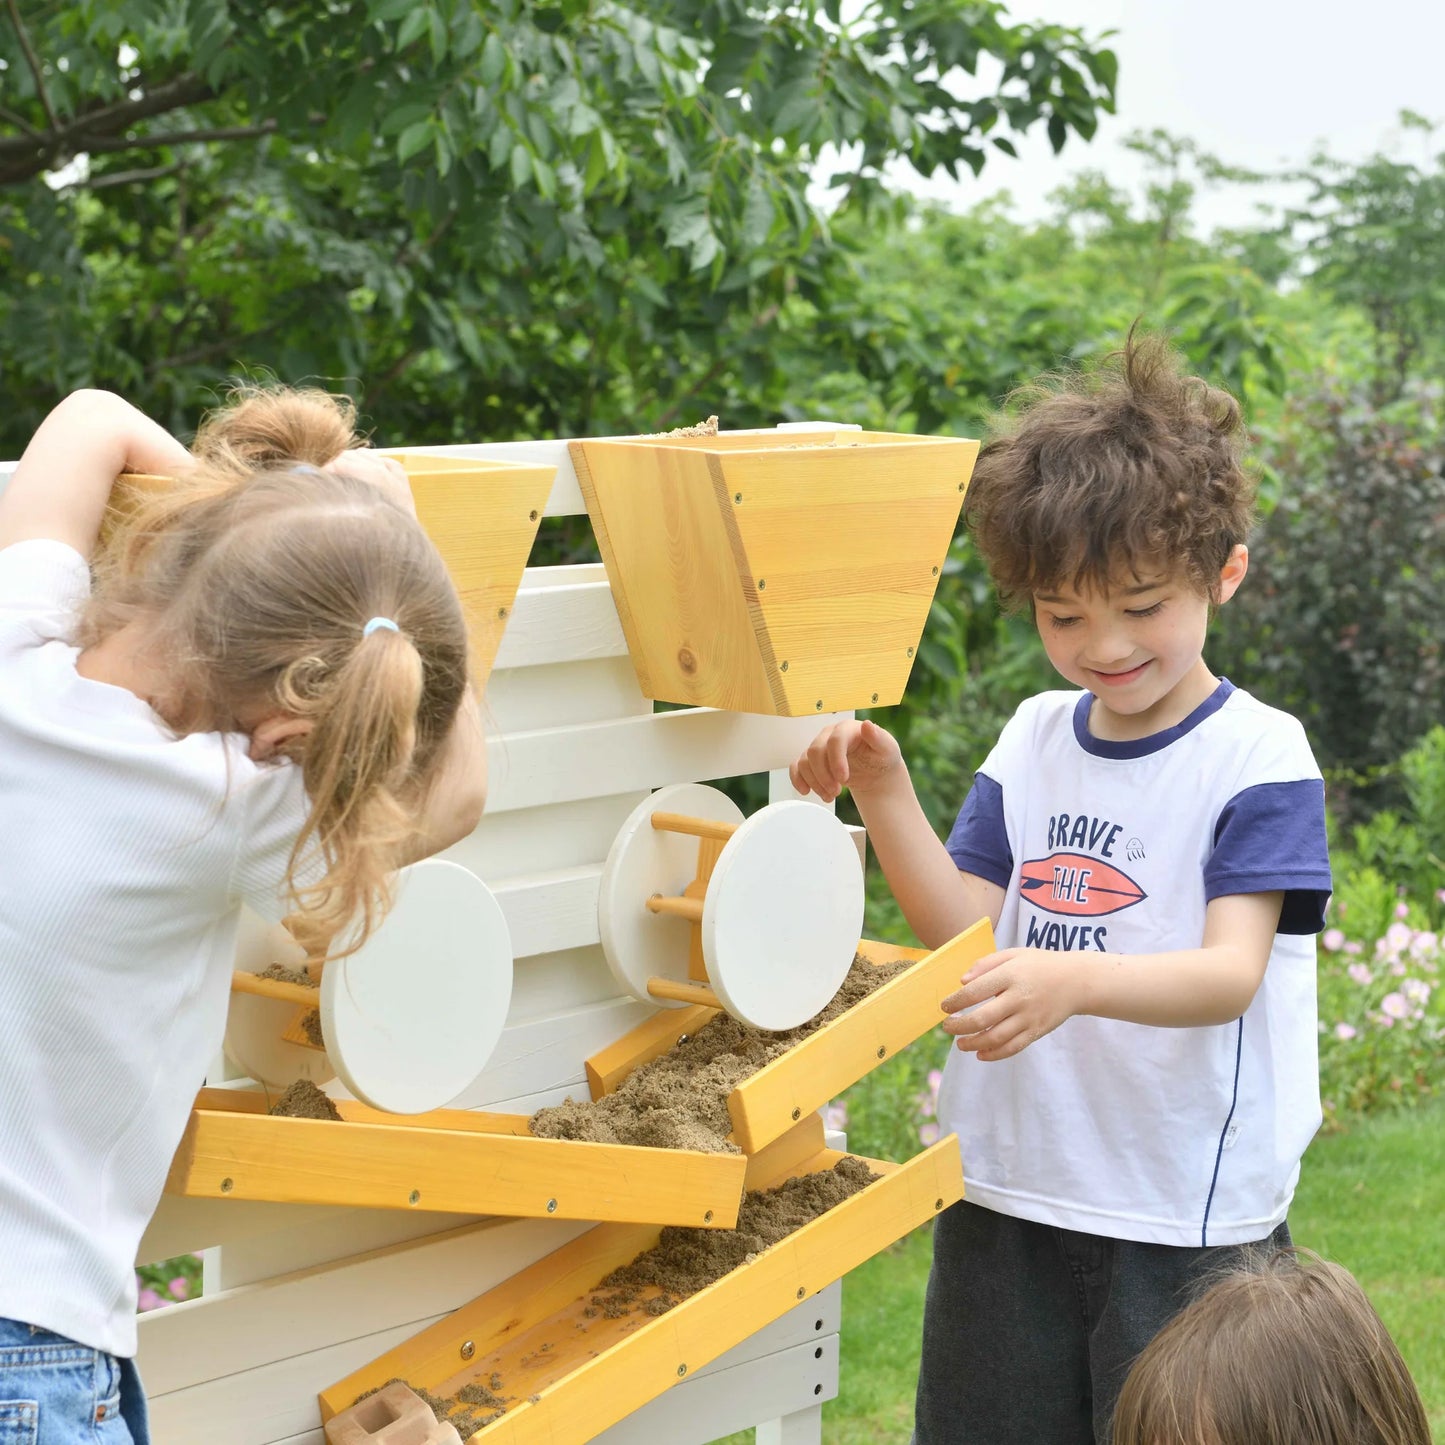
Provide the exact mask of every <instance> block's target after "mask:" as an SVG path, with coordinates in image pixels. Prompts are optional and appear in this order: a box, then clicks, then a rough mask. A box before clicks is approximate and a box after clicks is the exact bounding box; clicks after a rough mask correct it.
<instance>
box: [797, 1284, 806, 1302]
mask: <svg viewBox="0 0 1445 1445" xmlns="http://www.w3.org/2000/svg"><path fill="white" fill-rule="evenodd" d="M807 1293H808V1291H807V1290H806V1289H805V1288H804V1287H803V1286H802V1285H799V1286H798V1298H799V1299H802V1297H803V1296H804V1295H805V1294H807Z"/></svg>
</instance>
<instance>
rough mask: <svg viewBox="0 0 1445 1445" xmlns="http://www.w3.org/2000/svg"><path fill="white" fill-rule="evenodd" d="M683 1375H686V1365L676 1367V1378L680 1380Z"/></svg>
mask: <svg viewBox="0 0 1445 1445" xmlns="http://www.w3.org/2000/svg"><path fill="white" fill-rule="evenodd" d="M685 1374H687V1366H686V1365H679V1366H678V1367H677V1378H678V1379H679V1380H680V1379H682V1377H683V1376H684V1375H685Z"/></svg>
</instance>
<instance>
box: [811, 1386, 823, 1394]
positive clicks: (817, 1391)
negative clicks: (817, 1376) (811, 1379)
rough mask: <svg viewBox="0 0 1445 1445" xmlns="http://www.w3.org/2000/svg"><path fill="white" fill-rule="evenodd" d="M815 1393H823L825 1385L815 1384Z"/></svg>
mask: <svg viewBox="0 0 1445 1445" xmlns="http://www.w3.org/2000/svg"><path fill="white" fill-rule="evenodd" d="M813 1393H814V1394H815V1395H821V1394H822V1393H823V1387H822V1386H821V1385H814V1386H813Z"/></svg>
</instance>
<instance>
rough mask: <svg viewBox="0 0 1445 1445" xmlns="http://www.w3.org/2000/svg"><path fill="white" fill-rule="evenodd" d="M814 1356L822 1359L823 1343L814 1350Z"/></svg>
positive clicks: (816, 1358)
mask: <svg viewBox="0 0 1445 1445" xmlns="http://www.w3.org/2000/svg"><path fill="white" fill-rule="evenodd" d="M813 1358H814V1359H815V1360H821V1359H822V1358H823V1347H822V1345H819V1346H818V1348H817V1349H816V1350H814V1351H813Z"/></svg>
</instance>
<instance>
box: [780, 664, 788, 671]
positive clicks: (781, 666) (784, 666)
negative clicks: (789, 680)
mask: <svg viewBox="0 0 1445 1445" xmlns="http://www.w3.org/2000/svg"><path fill="white" fill-rule="evenodd" d="M787 670H788V664H787V663H786V662H780V663H779V664H778V671H779V672H786V671H787Z"/></svg>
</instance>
